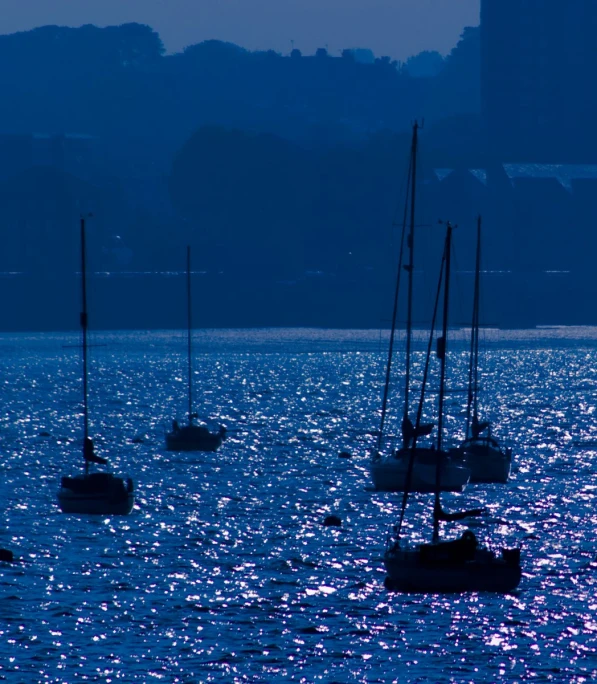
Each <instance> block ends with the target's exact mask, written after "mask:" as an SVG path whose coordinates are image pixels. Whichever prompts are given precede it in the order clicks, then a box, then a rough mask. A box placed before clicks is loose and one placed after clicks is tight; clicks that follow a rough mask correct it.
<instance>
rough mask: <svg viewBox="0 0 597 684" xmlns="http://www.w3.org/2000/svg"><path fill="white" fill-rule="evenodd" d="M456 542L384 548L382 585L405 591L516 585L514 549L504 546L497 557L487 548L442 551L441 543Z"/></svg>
mask: <svg viewBox="0 0 597 684" xmlns="http://www.w3.org/2000/svg"><path fill="white" fill-rule="evenodd" d="M457 544H459V540H455V541H454V542H440V543H439V544H423V545H421V546H419V547H416V548H412V549H401V548H398V549H391V550H389V551H387V552H386V554H385V556H384V565H385V567H386V570H387V573H388V575H387V577H386V580H385V585H386V588H387V589H389V590H391V591H399V592H405V593H462V592H468V591H473V592H479V591H487V592H497V593H508V592H511V591H514V589H516V587H517V586H518V584H519V582H520V578H521V568H520V553H519V550H518V549H505V550H503V551H502V556H501V557H498V556H496V555H495V554H494V553H493V552H491V551H489V550H487V549H475V550H473V551H472V552H471V553H465V554H461V553H458V552H454V551H449V552H445V550H444V547H450V546H453V545H454V546H455V545H457Z"/></svg>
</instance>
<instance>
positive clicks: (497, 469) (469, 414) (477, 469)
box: [457, 216, 512, 482]
mask: <svg viewBox="0 0 597 684" xmlns="http://www.w3.org/2000/svg"><path fill="white" fill-rule="evenodd" d="M480 269H481V217H480V216H479V217H478V219H477V253H476V266H475V286H474V293H473V320H472V326H471V351H470V363H469V381H468V403H467V411H466V439H465V440H464V442H462V444H460V445H459V447H458V450H457V452H458V453H459V454H460V455H461V456H462V459H463V463H464V464H465V465H466V466H467V467H468V468H470V470H471V482H508V477H509V476H510V467H511V465H512V449H502V448H501V447H500V444H499V442H498V441H497V439H495V437H493V436H492V434H491V423H489V421H480V420H479V408H478V407H479V401H478V398H479V283H480V272H481V270H480Z"/></svg>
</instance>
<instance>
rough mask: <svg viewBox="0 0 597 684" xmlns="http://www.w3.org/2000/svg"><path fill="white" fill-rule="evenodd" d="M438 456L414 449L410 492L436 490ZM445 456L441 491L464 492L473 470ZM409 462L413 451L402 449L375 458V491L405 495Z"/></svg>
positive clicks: (441, 476) (441, 474)
mask: <svg viewBox="0 0 597 684" xmlns="http://www.w3.org/2000/svg"><path fill="white" fill-rule="evenodd" d="M438 456H439V452H437V451H435V450H433V449H422V448H417V449H415V458H414V462H413V467H412V474H411V482H410V487H409V491H411V492H434V491H435V484H436V478H437V459H438ZM442 457H443V463H442V464H441V465H440V491H444V492H462V491H464V489H465V488H466V486H467V484H468V482H469V479H470V470H469V469H468V468H466V467H463V466H462V465H458V464H455V463H453V462H451V461H449V460H448V459H447V457H446V455H445V454H443V456H442ZM410 459H411V450H410V449H401V450H400V451H397V452H395V453H394V454H392V455H390V456H379V455H374V457H373V458H372V460H371V466H370V470H371V479H372V480H373V485H374V487H375V489H377V490H379V491H383V492H403V491H404V490H405V489H406V487H407V485H408V482H407V480H408V469H409V462H410Z"/></svg>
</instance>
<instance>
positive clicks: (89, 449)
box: [58, 218, 135, 515]
mask: <svg viewBox="0 0 597 684" xmlns="http://www.w3.org/2000/svg"><path fill="white" fill-rule="evenodd" d="M86 273H87V272H86V255H85V219H84V218H81V289H82V310H81V330H82V334H83V345H82V346H83V460H84V463H85V470H84V473H83V474H80V475H75V476H72V477H71V476H64V477H63V478H62V481H61V484H60V489H59V490H58V505H59V506H60V508H61V510H62V512H63V513H84V514H87V513H91V514H99V515H127V514H128V513H130V512H131V510H132V508H133V503H134V499H135V495H134V484H133V481H132V479H131V478H127V479H126V480H125V479H124V478H122V477H117V476H116V475H113V474H112V473H107V472H90V464H91V463H96V464H100V465H106V464H107V462H108V461H107V459H105V458H104V457H102V456H98V455H97V454H96V453H95V448H94V445H93V440H92V439H91V437H90V436H89V405H88V404H89V402H88V392H87V352H88V344H87V325H88V316H87V275H86Z"/></svg>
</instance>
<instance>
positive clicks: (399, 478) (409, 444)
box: [370, 122, 470, 492]
mask: <svg viewBox="0 0 597 684" xmlns="http://www.w3.org/2000/svg"><path fill="white" fill-rule="evenodd" d="M418 130H419V126H418V123H416V122H415V124H414V126H413V136H412V144H411V151H410V169H409V177H408V188H407V195H408V194H410V197H409V198H408V199H407V204H406V206H405V211H404V221H403V228H402V240H401V247H400V254H399V259H398V268H397V274H396V288H395V292H394V308H393V314H392V328H391V332H390V343H389V349H388V361H387V366H386V376H385V384H384V393H383V399H382V409H381V421H380V428H379V432H378V439H377V445H376V447H375V449H374V450H373V452H372V455H371V464H370V472H371V479H372V480H373V485H374V486H375V488H376V489H378V490H381V491H389V492H402V491H404V490H405V488H406V486H407V481H409V486H410V488H411V490H412V491H416V492H432V491H434V488H435V480H436V470H437V467H436V466H437V463H438V459H440V456H441V459H440V460H441V483H440V486H441V488H442V490H444V491H457V492H459V491H462V490H463V489H464V488H465V487H466V485H467V484H468V481H469V477H470V471H469V470H468V469H467V468H466V467H464V466H463V465H462V464H460V463H457V462H452V460H451V459H450V457H449V456H447V454H443V455H440V454H438V452H437V450H436V449H435V447H434V446H430V447H424V446H416V447H413V444H414V443H415V442H416V440H417V438H419V437H425V436H428V435H430V434H431V432H432V430H433V427H434V426H433V424H432V423H430V424H426V425H422V424H417V426H414V425H413V422H412V419H411V418H410V415H409V414H410V408H411V353H412V332H413V324H412V321H413V274H414V247H415V205H416V183H417V152H418V149H417V148H418ZM408 190H410V193H408ZM409 205H410V206H409ZM408 214H410V216H409V217H408V216H407V215H408ZM407 218H409V219H410V220H409V221H407ZM407 222H408V223H409V234H408V237H407V246H408V250H409V261H408V264H407V265H405V266H403V264H402V260H403V248H404V233H405V229H406V225H407ZM403 268H404V270H406V272H407V274H408V293H407V319H406V350H405V379H404V406H403V417H402V425H401V430H402V446H401V447H400V448H398V449H395V448H393V447H392V446H391V445H390V446H389V445H387V444H384V441H385V422H386V416H387V410H388V398H389V388H390V381H391V370H392V361H393V355H394V339H395V334H396V320H397V313H398V298H399V291H400V276H401V273H402V270H403ZM423 393H424V385H423ZM421 401H423V394H422V397H421Z"/></svg>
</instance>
